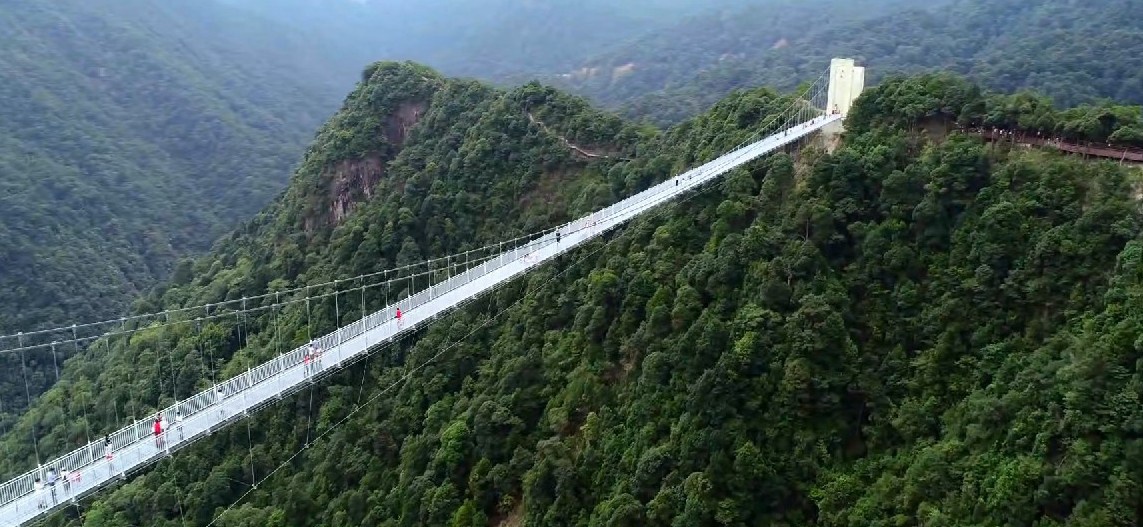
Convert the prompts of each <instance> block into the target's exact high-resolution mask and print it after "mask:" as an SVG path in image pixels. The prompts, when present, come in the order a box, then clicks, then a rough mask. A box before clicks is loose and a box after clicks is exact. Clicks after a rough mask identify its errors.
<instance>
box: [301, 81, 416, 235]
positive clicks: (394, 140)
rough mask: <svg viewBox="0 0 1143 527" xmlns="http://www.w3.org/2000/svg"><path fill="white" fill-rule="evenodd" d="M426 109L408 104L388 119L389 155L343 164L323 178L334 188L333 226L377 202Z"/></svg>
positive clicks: (380, 154)
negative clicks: (383, 181)
mask: <svg viewBox="0 0 1143 527" xmlns="http://www.w3.org/2000/svg"><path fill="white" fill-rule="evenodd" d="M426 107H427V103H425V102H405V103H403V104H401V105H400V106H399V107H398V108H397V110H396V111H394V112H393V113H392V114H390V115H389V116H387V117H386V118H385V124H384V125H383V130H384V133H385V137H384V138H385V142H386V143H387V144H388V145H389V147H390V148H389V149H388V152H387V154H382V153H380V152H375V153H371V154H369V155H367V156H365V157H364V158H362V159H351V160H345V161H341V162H338V163H336V164H335V165H333V166H332V167H331V168H330V169H329V170H328V171H327V172H326V173H325V174H324V175H323V177H322V179H323V180H325V181H329V184H330V192H329V196H330V203H329V212H328V219H327V221H328V223H329V225H332V226H337V225H340V224H341V223H342V222H343V221H345V218H347V217H349V215H350V214H353V211H354V210H355V209H356V208H357V204H359V203H362V202H363V201H366V200H369V199H371V198H373V194H374V189H375V188H376V187H377V183H378V182H379V181H381V178H382V177H383V176H384V175H385V166H386V164H387V163H388V162H389V161H390V160H391V158H392V157H393V156H396V155H397V153H399V152H400V151H401V148H402V147H404V146H405V142H406V141H407V140H408V137H409V132H410V131H411V130H412V129H413V127H414V126H416V125H417V123H418V122H420V119H421V116H422V115H423V114H424V112H425V108H426Z"/></svg>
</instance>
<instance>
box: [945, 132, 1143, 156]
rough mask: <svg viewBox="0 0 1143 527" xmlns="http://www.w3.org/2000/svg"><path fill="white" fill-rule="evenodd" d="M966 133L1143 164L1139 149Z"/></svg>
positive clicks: (1022, 135) (1016, 134) (1009, 134)
mask: <svg viewBox="0 0 1143 527" xmlns="http://www.w3.org/2000/svg"><path fill="white" fill-rule="evenodd" d="M966 132H968V133H971V134H976V135H979V136H981V137H983V138H984V139H985V140H988V141H994V142H1010V143H1015V144H1025V145H1032V146H1038V147H1043V148H1054V149H1056V150H1059V151H1061V152H1067V153H1069V154H1076V155H1080V156H1084V157H1088V156H1091V157H1099V158H1105V159H1113V160H1115V161H1119V162H1120V163H1143V150H1140V149H1137V148H1129V147H1118V146H1113V145H1111V144H1107V143H1104V144H1099V143H1091V142H1086V143H1071V142H1067V141H1063V140H1060V139H1057V138H1044V137H1040V136H1035V135H1030V134H1026V133H1021V132H1011V131H1008V130H1000V129H991V130H983V129H976V130H966Z"/></svg>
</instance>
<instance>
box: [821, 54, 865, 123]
mask: <svg viewBox="0 0 1143 527" xmlns="http://www.w3.org/2000/svg"><path fill="white" fill-rule="evenodd" d="M864 89H865V68H863V67H860V66H855V65H854V63H853V59H833V60H832V61H830V63H829V93H828V94H827V98H826V111H827V112H829V113H840V114H841V115H842V116H845V115H848V114H849V109H850V108H851V107H853V101H855V100H857V96H858V95H861V91H862V90H864Z"/></svg>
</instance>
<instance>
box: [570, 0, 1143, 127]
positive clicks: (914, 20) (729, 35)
mask: <svg viewBox="0 0 1143 527" xmlns="http://www.w3.org/2000/svg"><path fill="white" fill-rule="evenodd" d="M1140 20H1141V19H1140V17H1139V16H1138V3H1137V2H1134V1H1132V0H1096V1H1091V2H1073V1H1071V0H1046V1H1040V2H1024V1H1020V0H988V1H985V0H952V1H941V2H921V3H918V2H892V1H878V2H872V3H867V2H860V3H859V2H844V3H840V5H839V3H837V2H828V1H819V2H799V3H797V5H792V6H789V7H779V6H775V5H773V4H766V5H761V6H756V7H751V8H745V9H742V10H740V11H738V12H735V13H733V14H721V15H712V16H702V17H697V18H695V19H693V20H689V21H686V22H682V23H680V24H678V25H677V26H674V27H670V28H668V29H665V30H660V31H656V32H653V33H652V34H649V35H647V36H645V37H643V38H641V39H639V40H636V41H634V42H632V43H630V44H629V45H625V46H620V47H618V48H616V49H613V50H612V51H609V52H608V53H606V54H603V55H601V56H600V57H598V58H597V59H594V60H590V61H587V62H585V63H584V64H583V66H584V67H589V68H596V69H597V70H598V71H600V72H602V73H601V74H599V75H596V76H592V77H588V78H584V77H578V76H577V77H573V78H572V79H568V80H565V81H562V82H560V85H561V86H566V87H569V88H572V89H574V90H575V91H577V92H578V93H582V94H584V95H587V96H589V97H591V98H592V99H594V100H598V101H600V102H602V103H604V104H607V105H609V106H614V107H622V108H623V109H624V112H625V113H627V114H629V115H633V116H641V117H642V116H645V117H650V118H652V119H654V120H656V121H658V122H664V123H671V122H678V121H680V120H682V119H685V118H687V117H690V116H692V115H695V114H697V113H699V112H702V111H704V110H705V109H706V108H709V107H710V106H711V105H712V104H714V103H715V102H716V101H718V100H719V99H721V98H722V97H724V96H725V95H726V94H727V93H729V92H730V91H732V90H734V89H739V88H750V87H754V86H760V85H764V86H776V87H780V88H784V89H788V88H791V87H793V86H794V85H795V84H796V83H799V82H802V81H805V80H807V76H809V75H815V74H816V73H817V72H819V71H821V70H822V69H824V68H825V67H827V65H828V64H829V60H830V58H832V57H853V58H856V59H858V61H859V62H860V63H862V64H863V65H866V66H868V68H869V69H868V71H869V73H870V78H869V79H867V81H868V82H869V83H874V82H876V81H877V80H878V79H879V78H880V77H881V76H884V75H891V74H894V73H902V72H904V73H916V72H921V71H949V72H955V73H960V74H963V75H967V76H968V77H969V78H971V79H973V80H976V81H977V82H980V83H981V84H982V85H984V86H986V87H988V88H991V89H996V90H1001V91H1005V92H1012V91H1015V90H1019V89H1023V88H1031V89H1035V90H1037V91H1040V92H1041V93H1043V94H1045V95H1048V96H1049V97H1051V98H1052V99H1053V100H1054V101H1055V102H1056V103H1057V104H1063V105H1075V104H1080V103H1090V102H1094V101H1096V100H1098V99H1100V98H1112V99H1115V100H1119V101H1123V102H1129V103H1133V104H1139V103H1143V73H1141V72H1143V62H1141V61H1143V59H1140V57H1141V55H1140V54H1138V53H1135V52H1134V51H1135V50H1138V49H1143V22H1140ZM621 66H622V67H624V69H623V75H621V76H618V77H616V76H613V75H610V74H608V72H611V71H613V70H614V69H615V68H617V67H621Z"/></svg>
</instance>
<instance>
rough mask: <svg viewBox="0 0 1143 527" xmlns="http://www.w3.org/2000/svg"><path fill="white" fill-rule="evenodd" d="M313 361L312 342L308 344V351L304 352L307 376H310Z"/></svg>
mask: <svg viewBox="0 0 1143 527" xmlns="http://www.w3.org/2000/svg"><path fill="white" fill-rule="evenodd" d="M313 362H314V345H313V343H312V342H311V343H310V345H309V346H306V351H305V352H303V353H302V366H304V367H305V370H304V375H303V376H305V377H309V376H310V370H312V369H313V368H314V367H313Z"/></svg>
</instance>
